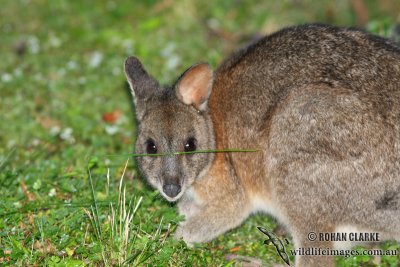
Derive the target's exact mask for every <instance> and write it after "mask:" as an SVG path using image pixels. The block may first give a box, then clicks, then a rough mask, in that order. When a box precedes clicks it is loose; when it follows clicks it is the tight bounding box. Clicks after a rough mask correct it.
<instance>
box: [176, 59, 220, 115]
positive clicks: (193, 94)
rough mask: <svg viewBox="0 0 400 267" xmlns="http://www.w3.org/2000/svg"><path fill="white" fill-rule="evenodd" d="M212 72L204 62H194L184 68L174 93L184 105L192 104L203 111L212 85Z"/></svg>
mask: <svg viewBox="0 0 400 267" xmlns="http://www.w3.org/2000/svg"><path fill="white" fill-rule="evenodd" d="M213 80H214V72H213V70H212V69H211V67H210V66H209V65H208V64H206V63H200V64H196V65H194V66H192V67H190V68H189V69H188V70H186V71H185V72H184V73H183V75H182V76H181V78H179V80H178V82H177V84H176V86H175V93H176V96H177V97H178V99H179V100H180V101H182V102H183V103H184V104H186V105H193V106H194V107H195V108H196V109H197V110H199V111H204V110H205V109H206V108H207V101H208V98H209V97H210V94H211V89H212V86H213Z"/></svg>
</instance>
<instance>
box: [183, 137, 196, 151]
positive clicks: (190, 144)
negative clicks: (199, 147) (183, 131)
mask: <svg viewBox="0 0 400 267" xmlns="http://www.w3.org/2000/svg"><path fill="white" fill-rule="evenodd" d="M195 150H196V139H194V138H193V137H191V138H189V139H188V140H187V141H186V143H185V152H192V151H195Z"/></svg>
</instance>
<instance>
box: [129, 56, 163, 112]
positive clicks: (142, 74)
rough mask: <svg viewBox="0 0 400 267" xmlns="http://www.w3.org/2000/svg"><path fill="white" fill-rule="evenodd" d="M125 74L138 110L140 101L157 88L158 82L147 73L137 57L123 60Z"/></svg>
mask: <svg viewBox="0 0 400 267" xmlns="http://www.w3.org/2000/svg"><path fill="white" fill-rule="evenodd" d="M125 75H126V78H127V80H128V83H129V86H130V88H131V92H132V97H133V102H134V103H135V107H136V110H138V109H140V102H142V101H145V100H146V99H147V98H149V97H150V96H151V95H153V94H154V93H155V92H156V91H157V90H159V84H158V82H157V81H156V80H155V79H154V78H152V77H151V76H150V75H149V74H148V73H147V71H146V70H145V69H144V67H143V65H142V63H140V61H139V59H138V58H136V57H133V56H131V57H128V58H127V59H126V60H125Z"/></svg>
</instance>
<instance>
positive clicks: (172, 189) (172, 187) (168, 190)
mask: <svg viewBox="0 0 400 267" xmlns="http://www.w3.org/2000/svg"><path fill="white" fill-rule="evenodd" d="M163 191H164V193H165V194H166V195H167V196H169V197H176V196H177V195H178V194H179V192H181V186H180V185H178V184H165V185H163Z"/></svg>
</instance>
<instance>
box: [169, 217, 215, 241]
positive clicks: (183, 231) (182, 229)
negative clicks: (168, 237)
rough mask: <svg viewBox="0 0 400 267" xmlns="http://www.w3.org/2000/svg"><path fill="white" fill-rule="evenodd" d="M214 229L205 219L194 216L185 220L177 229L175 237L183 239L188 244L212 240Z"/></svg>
mask: <svg viewBox="0 0 400 267" xmlns="http://www.w3.org/2000/svg"><path fill="white" fill-rule="evenodd" d="M212 232H213V229H212V227H211V225H209V224H207V222H206V221H204V220H201V219H200V220H196V219H195V218H192V219H190V220H188V221H185V222H183V223H182V224H181V225H179V226H178V228H177V229H176V231H175V235H174V238H175V239H181V238H182V239H183V240H184V241H185V242H186V244H188V245H189V246H192V245H193V243H202V242H206V241H209V240H211V239H212V238H213V237H214V236H213V235H212Z"/></svg>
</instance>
